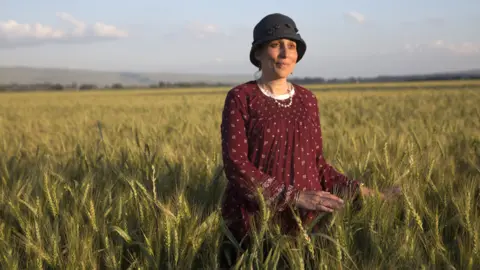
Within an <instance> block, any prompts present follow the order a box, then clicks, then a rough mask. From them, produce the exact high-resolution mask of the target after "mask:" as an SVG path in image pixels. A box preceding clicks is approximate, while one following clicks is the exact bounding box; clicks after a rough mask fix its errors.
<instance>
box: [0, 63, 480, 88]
mask: <svg viewBox="0 0 480 270" xmlns="http://www.w3.org/2000/svg"><path fill="white" fill-rule="evenodd" d="M469 76H470V77H472V76H473V77H479V76H480V69H474V70H465V71H456V72H435V73H430V74H411V75H395V74H391V75H386V74H385V75H379V76H377V77H371V78H356V77H351V78H329V79H328V82H337V83H341V82H355V81H357V82H369V81H371V82H373V81H408V80H426V79H430V80H431V79H433V80H436V79H438V78H449V77H456V78H468V77H469ZM251 79H253V78H252V75H224V74H217V75H216V74H188V73H185V74H181V73H154V72H152V73H147V72H115V71H110V72H109V71H95V70H82V69H66V68H65V69H61V68H33V67H0V85H2V84H3V85H7V84H25V85H26V84H44V83H49V84H61V85H72V84H76V85H81V84H91V85H97V86H98V87H103V86H107V85H113V84H121V85H124V86H148V85H158V84H159V82H165V83H173V84H175V83H189V84H196V83H206V84H218V83H220V84H237V83H242V82H244V81H247V80H251ZM450 79H452V78H450ZM294 80H298V82H300V83H309V82H310V83H322V82H327V81H326V80H325V78H321V74H319V76H318V77H306V78H295V79H294Z"/></svg>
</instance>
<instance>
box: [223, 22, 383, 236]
mask: <svg viewBox="0 0 480 270" xmlns="http://www.w3.org/2000/svg"><path fill="white" fill-rule="evenodd" d="M306 47H307V46H306V44H305V42H304V40H303V39H302V38H301V37H300V34H298V30H297V27H296V24H295V22H294V21H293V20H292V19H291V18H289V17H287V16H285V15H282V14H278V13H276V14H270V15H268V16H266V17H264V18H263V19H262V20H261V21H260V22H259V23H258V24H257V25H256V26H255V29H254V42H253V44H252V48H251V51H250V61H251V63H252V64H253V65H254V66H256V67H258V68H259V69H260V70H261V72H262V76H261V78H260V79H258V80H256V81H250V82H246V83H244V84H241V85H238V86H237V87H235V88H233V89H232V90H230V91H229V92H228V94H227V96H226V99H225V104H224V110H223V114H222V123H221V135H222V152H223V162H224V166H225V174H226V177H227V179H228V184H227V188H226V191H225V196H224V201H223V206H222V214H223V217H224V219H225V220H226V222H227V224H228V228H229V229H230V231H231V232H232V233H233V235H234V236H235V237H236V238H237V241H239V242H240V241H241V240H242V239H243V238H244V237H245V236H246V235H247V232H248V231H249V228H250V224H249V222H248V221H249V219H250V217H252V216H253V215H254V214H255V213H256V212H257V211H258V210H259V208H258V203H257V198H256V195H255V193H256V190H257V188H259V187H260V188H261V190H262V194H263V196H264V198H265V201H266V203H267V205H268V206H269V207H270V209H271V210H272V211H273V212H274V213H275V215H276V216H277V217H279V220H280V221H281V228H282V229H283V231H284V232H289V231H292V230H295V229H296V221H295V220H294V219H293V216H292V212H291V210H290V207H293V208H297V209H298V210H299V211H300V212H301V214H302V219H303V222H305V223H308V222H309V221H311V220H313V219H314V218H315V215H318V213H320V212H328V213H332V212H334V211H336V210H338V209H340V208H341V207H342V206H343V204H344V201H343V199H347V198H351V197H352V196H355V195H356V194H362V195H370V194H373V193H372V191H371V190H370V189H368V188H366V187H365V186H364V185H363V184H362V183H360V182H359V181H355V180H351V179H349V178H347V177H346V176H344V175H342V174H341V173H339V172H337V171H336V170H335V169H334V168H333V167H332V166H330V165H329V164H328V163H327V162H326V160H325V157H324V156H323V152H322V151H323V150H322V149H323V148H322V147H323V146H322V132H321V128H320V119H319V113H318V112H319V108H318V104H317V99H316V97H315V95H314V94H313V93H312V92H310V91H309V90H307V89H305V88H303V87H301V86H299V85H295V84H292V83H289V82H288V81H287V77H288V76H289V75H290V74H291V73H292V72H293V70H294V68H295V65H296V63H297V62H299V61H300V60H301V59H302V57H303V56H304V54H305V51H306ZM334 194H337V195H338V196H337V195H334ZM381 196H383V194H381ZM341 197H343V199H342V198H341Z"/></svg>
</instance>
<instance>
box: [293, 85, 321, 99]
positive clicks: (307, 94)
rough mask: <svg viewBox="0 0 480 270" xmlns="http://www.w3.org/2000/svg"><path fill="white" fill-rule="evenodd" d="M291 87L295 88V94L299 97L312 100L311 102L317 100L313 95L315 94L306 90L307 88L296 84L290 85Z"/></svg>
mask: <svg viewBox="0 0 480 270" xmlns="http://www.w3.org/2000/svg"><path fill="white" fill-rule="evenodd" d="M292 85H293V86H294V87H295V93H296V94H298V95H301V96H303V97H305V98H307V99H312V100H316V99H317V96H316V95H315V93H313V92H312V90H310V89H308V88H307V87H305V86H302V85H299V84H296V83H292Z"/></svg>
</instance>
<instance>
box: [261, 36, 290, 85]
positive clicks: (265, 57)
mask: <svg viewBox="0 0 480 270" xmlns="http://www.w3.org/2000/svg"><path fill="white" fill-rule="evenodd" d="M297 57H298V53H297V44H296V43H295V41H292V40H289V39H279V40H274V41H271V42H270V43H268V44H266V45H265V46H264V47H263V49H261V50H259V54H257V59H258V60H259V61H260V63H261V68H262V74H263V75H264V76H266V77H267V78H270V79H281V78H287V77H288V75H290V74H292V72H293V70H294V69H295V65H296V63H297Z"/></svg>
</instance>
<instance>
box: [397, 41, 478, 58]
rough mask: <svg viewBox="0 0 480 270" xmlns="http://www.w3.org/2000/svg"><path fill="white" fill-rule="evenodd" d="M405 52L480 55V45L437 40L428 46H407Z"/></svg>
mask: <svg viewBox="0 0 480 270" xmlns="http://www.w3.org/2000/svg"><path fill="white" fill-rule="evenodd" d="M404 48H405V50H406V51H408V52H418V51H424V50H432V49H437V50H446V51H449V52H450V53H453V54H458V55H472V54H480V43H474V42H468V41H466V42H461V43H450V42H445V41H444V40H435V41H432V42H429V43H426V44H421V43H417V44H405V46H404Z"/></svg>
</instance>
